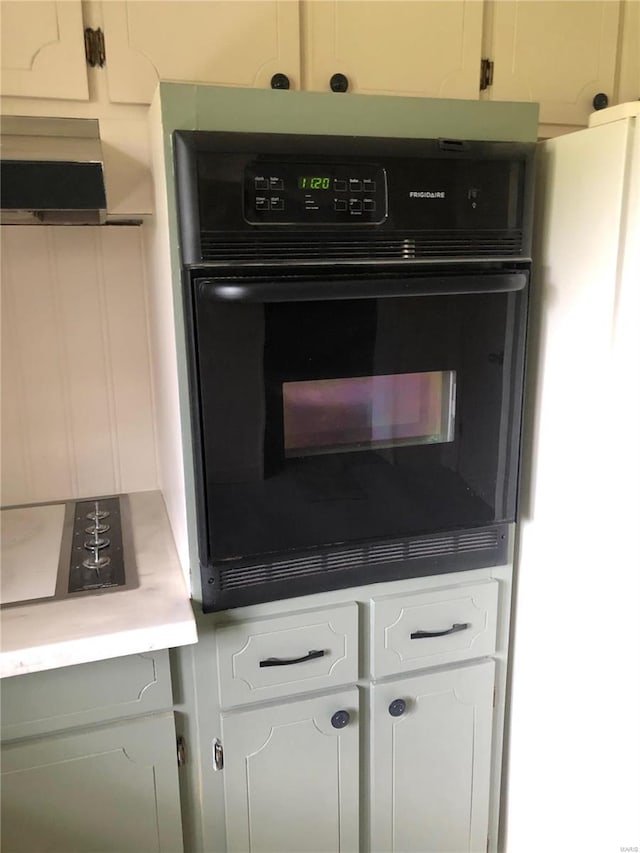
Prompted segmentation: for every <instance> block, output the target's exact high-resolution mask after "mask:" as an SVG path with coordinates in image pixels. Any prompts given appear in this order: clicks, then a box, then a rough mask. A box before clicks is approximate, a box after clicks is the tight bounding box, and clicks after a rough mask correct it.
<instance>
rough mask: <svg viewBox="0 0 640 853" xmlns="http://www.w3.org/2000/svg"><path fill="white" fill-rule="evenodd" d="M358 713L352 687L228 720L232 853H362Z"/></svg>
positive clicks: (228, 820)
mask: <svg viewBox="0 0 640 853" xmlns="http://www.w3.org/2000/svg"><path fill="white" fill-rule="evenodd" d="M357 708H358V691H357V690H355V689H352V690H349V691H342V692H340V693H334V694H332V695H330V696H321V697H320V698H315V699H308V700H305V701H302V702H291V703H290V704H287V705H281V706H277V707H274V708H259V709H256V710H252V711H246V712H244V711H242V712H240V711H239V712H235V713H230V714H225V715H223V718H222V743H223V748H224V770H223V772H224V790H225V810H226V828H227V850H228V853H312V852H313V853H332V851H335V853H338V851H345V853H348V852H349V851H356V850H357V849H358V777H359V771H358V720H357ZM336 711H347V712H348V713H349V715H350V720H349V722H348V723H347V724H346V725H345V726H344V727H342V728H334V727H333V726H332V724H331V719H332V716H333V715H334V714H335V713H336Z"/></svg>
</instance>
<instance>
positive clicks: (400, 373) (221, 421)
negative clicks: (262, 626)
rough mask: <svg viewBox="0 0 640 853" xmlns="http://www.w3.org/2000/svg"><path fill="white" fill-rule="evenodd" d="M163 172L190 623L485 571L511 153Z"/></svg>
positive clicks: (241, 139) (491, 556)
mask: <svg viewBox="0 0 640 853" xmlns="http://www.w3.org/2000/svg"><path fill="white" fill-rule="evenodd" d="M174 150H175V161H176V176H177V192H178V210H179V220H180V233H181V253H182V261H183V288H184V306H185V316H186V327H187V347H188V355H189V363H190V400H191V410H192V427H193V435H194V452H195V460H194V461H195V472H196V488H197V511H198V537H199V554H200V561H201V571H202V585H203V606H204V609H205V611H210V610H220V609H225V608H229V607H237V606H240V605H244V604H250V603H255V602H260V601H268V600H274V599H279V598H287V597H291V596H296V595H302V594H308V593H311V592H319V591H323V590H328V589H334V588H340V587H348V586H354V585H358V584H363V583H370V582H376V581H382V580H393V579H396V578H402V577H412V576H418V575H427V574H435V573H440V572H451V571H457V570H461V569H469V568H480V567H483V566H489V565H498V564H500V563H501V562H503V561H504V560H505V559H506V556H507V546H508V542H507V531H508V524H509V523H510V522H513V521H514V520H515V519H516V514H517V491H518V461H519V443H520V420H521V406H522V382H523V371H524V355H525V337H526V317H527V301H528V288H529V273H530V246H531V234H530V231H531V191H532V164H533V159H532V158H533V145H529V144H523V143H519V144H518V143H497V142H496V143H489V142H467V141H462V142H460V141H455V140H394V139H370V138H366V139H364V138H360V139H358V138H352V137H329V136H324V137H311V136H281V135H276V134H268V135H255V134H230V133H210V132H197V131H176V133H175V134H174Z"/></svg>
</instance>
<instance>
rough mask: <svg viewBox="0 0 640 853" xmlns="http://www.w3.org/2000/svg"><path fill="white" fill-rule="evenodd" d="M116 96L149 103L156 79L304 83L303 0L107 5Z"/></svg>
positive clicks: (258, 84)
mask: <svg viewBox="0 0 640 853" xmlns="http://www.w3.org/2000/svg"><path fill="white" fill-rule="evenodd" d="M102 9H103V11H102V13H103V21H104V32H105V41H106V51H107V65H106V72H107V80H108V86H109V97H110V99H111V101H115V102H123V103H140V104H147V103H150V101H151V98H152V96H153V93H154V91H155V88H156V85H157V83H158V80H175V81H180V82H190V83H212V84H219V85H221V86H251V87H267V88H268V87H269V85H270V81H271V77H272V76H273V75H274V74H276V73H283V74H286V75H287V77H288V78H289V81H290V84H291V88H299V77H300V75H299V68H300V59H299V21H298V4H297V3H295V2H291V0H279V2H277V0H243V2H238V0H213V2H198V0H150V1H149V2H144V3H141V2H136V0H129V2H116V1H115V0H114V2H112V1H111V0H110V2H108V3H103V7H102Z"/></svg>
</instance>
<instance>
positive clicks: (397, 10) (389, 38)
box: [302, 0, 483, 99]
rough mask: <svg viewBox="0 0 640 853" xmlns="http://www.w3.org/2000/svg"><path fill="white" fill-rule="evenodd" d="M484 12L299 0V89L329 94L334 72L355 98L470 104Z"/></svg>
mask: <svg viewBox="0 0 640 853" xmlns="http://www.w3.org/2000/svg"><path fill="white" fill-rule="evenodd" d="M482 5H483V4H482V3H478V2H473V0H449V2H446V3H442V2H429V0H426V2H420V3H416V2H411V0H394V2H393V3H381V2H375V0H373V2H369V0H332V2H328V0H327V2H316V1H315V0H310V2H305V0H303V3H302V15H303V18H302V21H303V33H304V43H303V62H304V67H303V71H304V88H306V89H317V90H321V91H325V92H328V91H330V88H329V81H330V78H331V76H332V75H333V74H335V73H336V72H339V73H342V74H345V75H346V76H347V78H348V79H349V91H353V92H362V93H367V94H373V93H377V94H389V95H421V96H423V97H431V98H472V99H476V98H477V97H478V90H479V79H480V76H479V75H480V45H481V38H482Z"/></svg>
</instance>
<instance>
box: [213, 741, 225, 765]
mask: <svg viewBox="0 0 640 853" xmlns="http://www.w3.org/2000/svg"><path fill="white" fill-rule="evenodd" d="M212 751H213V769H214V770H222V768H223V767H224V751H223V749H222V742H221V741H220V740H219V739H218V738H214V739H213V744H212Z"/></svg>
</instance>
